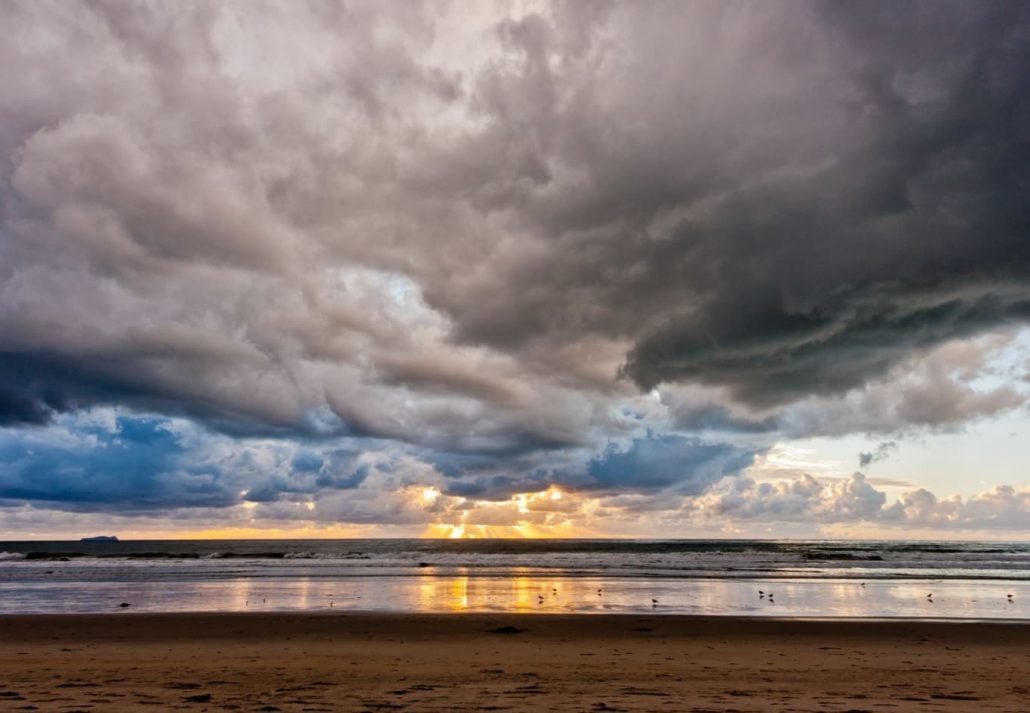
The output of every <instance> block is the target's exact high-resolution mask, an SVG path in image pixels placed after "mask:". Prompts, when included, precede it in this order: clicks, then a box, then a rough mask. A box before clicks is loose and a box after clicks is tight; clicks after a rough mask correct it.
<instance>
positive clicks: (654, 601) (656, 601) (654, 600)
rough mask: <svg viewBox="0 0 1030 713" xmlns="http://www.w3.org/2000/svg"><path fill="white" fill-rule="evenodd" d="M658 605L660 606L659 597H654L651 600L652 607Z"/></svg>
mask: <svg viewBox="0 0 1030 713" xmlns="http://www.w3.org/2000/svg"><path fill="white" fill-rule="evenodd" d="M656 606H658V600H657V599H652V600H651V608H652V609H653V608H654V607H656Z"/></svg>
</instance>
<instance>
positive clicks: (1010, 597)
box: [1005, 594, 1012, 602]
mask: <svg viewBox="0 0 1030 713" xmlns="http://www.w3.org/2000/svg"><path fill="white" fill-rule="evenodd" d="M1005 596H1006V597H1008V598H1009V601H1010V602H1011V601H1012V595H1011V594H1006V595H1005Z"/></svg>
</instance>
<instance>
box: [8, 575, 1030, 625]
mask: <svg viewBox="0 0 1030 713" xmlns="http://www.w3.org/2000/svg"><path fill="white" fill-rule="evenodd" d="M44 588H45V595H46V596H41V595H42V594H43V593H44ZM599 590H603V596H598V591H599ZM929 592H933V598H932V599H928V598H927V596H926V595H927V593H929ZM1009 594H1013V595H1014V596H1013V598H1012V599H1009V597H1008V595H1009ZM652 600H658V601H659V602H661V604H660V606H659V607H657V608H655V607H653V606H652ZM120 602H130V603H131V611H132V612H138V611H166V612H175V611H330V610H331V611H337V612H342V611H348V610H349V611H398V612H400V611H407V612H502V611H503V612H521V613H525V614H536V613H549V614H554V613H583V614H590V613H640V612H649V613H658V614H693V615H715V616H778V617H845V618H848V617H872V618H881V617H882V618H890V617H912V618H921V617H922V618H925V617H933V618H969V619H1030V582H1027V581H1023V580H1009V581H992V580H982V581H973V582H970V581H965V580H946V579H936V580H930V579H927V580H907V581H897V580H870V581H864V582H862V581H856V580H853V579H847V580H845V579H838V580H811V579H808V580H806V579H773V578H770V579H733V580H727V579H677V578H660V577H659V578H603V577H561V576H553V575H548V574H546V573H545V574H541V573H540V572H539V570H537V571H535V572H534V571H532V570H528V569H527V570H523V571H518V570H516V571H513V572H511V573H510V574H509V575H508V576H500V575H493V574H491V575H482V574H476V573H475V572H468V571H463V572H457V573H447V574H445V575H441V574H437V573H433V572H426V571H422V572H420V573H419V574H417V575H414V576H368V577H366V576H361V577H297V578H290V579H286V578H278V577H276V578H261V577H238V578H226V579H220V580H219V579H209V580H205V581H203V582H190V581H180V582H176V583H175V585H174V586H167V584H161V583H155V582H124V583H113V582H96V583H92V584H88V583H85V584H84V583H78V584H77V585H76V586H74V587H70V586H69V587H55V586H54V585H52V584H51V585H45V584H43V583H40V584H31V585H21V586H18V587H15V586H13V585H8V584H3V583H0V613H4V612H7V613H16V612H21V613H24V612H27V611H35V612H39V613H46V612H104V611H111V610H112V609H114V608H116V607H117V605H118V604H119V603H120Z"/></svg>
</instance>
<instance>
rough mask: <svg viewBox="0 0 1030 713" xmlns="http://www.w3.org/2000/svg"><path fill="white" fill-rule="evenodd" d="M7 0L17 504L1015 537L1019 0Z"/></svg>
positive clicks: (0, 459)
mask: <svg viewBox="0 0 1030 713" xmlns="http://www.w3.org/2000/svg"><path fill="white" fill-rule="evenodd" d="M0 11H2V14H3V17H4V23H3V25H2V27H0V87H2V89H0V93H2V101H0V539H59V538H78V537H81V536H87V535H96V534H116V535H119V536H121V537H123V538H126V537H136V538H151V537H153V538H156V537H392V536H430V537H462V536H464V537H484V536H494V537H521V536H551V537H647V538H658V537H761V538H766V537H825V538H882V537H888V538H894V537H897V538H903V537H920V538H945V539H1003V540H1004V539H1010V540H1025V539H1027V537H1028V536H1030V472H1028V464H1030V200H1027V196H1028V195H1030V72H1028V71H1027V67H1030V4H1028V3H1025V2H1017V1H1012V2H1005V1H1001V2H982V1H980V0H968V1H959V2H955V1H951V2H948V1H941V2H912V3H898V2H893V1H891V2H877V1H875V0H874V1H871V2H863V3H844V2H802V1H801V0H797V1H791V2H782V1H777V0H762V1H758V0H754V1H752V2H735V1H732V0H719V1H708V0H693V1H690V2H654V1H647V2H605V1H604V0H590V1H589V2H587V1H583V2H554V3H543V2H539V3H538V2H515V1H514V0H512V1H505V2H500V1H498V2H490V1H488V0H483V1H481V2H475V3H470V2H464V1H462V2H425V3H419V2H407V1H405V2H372V1H368V2H357V1H355V2H332V1H321V0H320V1H312V2H300V1H297V2H289V3H281V2H279V3H274V2H259V1H247V2H231V1H226V2H218V3H209V2H189V1H188V2H151V3H143V2H104V1H101V0H98V1H95V2H88V3H87V2H66V1H56V0H55V1H48V0H0Z"/></svg>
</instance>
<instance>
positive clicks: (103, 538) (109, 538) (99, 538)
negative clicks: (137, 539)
mask: <svg viewBox="0 0 1030 713" xmlns="http://www.w3.org/2000/svg"><path fill="white" fill-rule="evenodd" d="M79 542H118V537H117V536H116V535H94V536H93V537H83V538H81V539H80V540H79Z"/></svg>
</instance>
